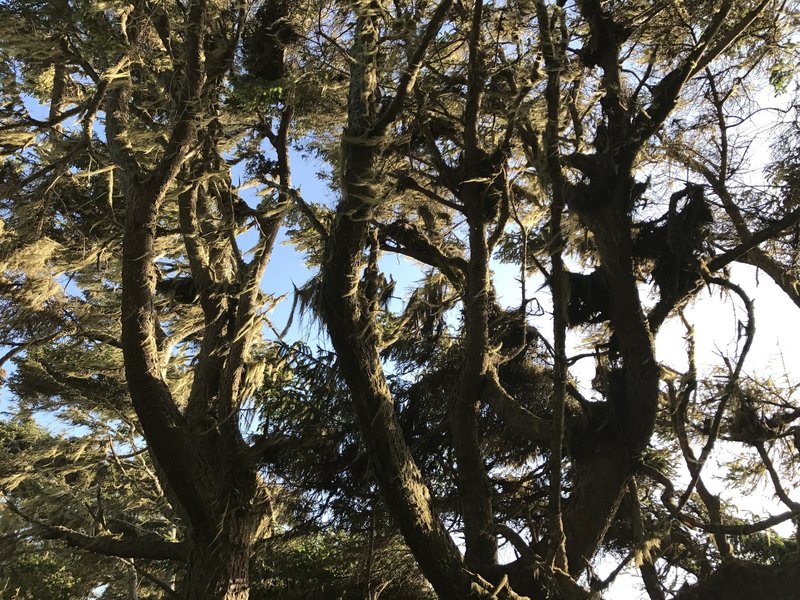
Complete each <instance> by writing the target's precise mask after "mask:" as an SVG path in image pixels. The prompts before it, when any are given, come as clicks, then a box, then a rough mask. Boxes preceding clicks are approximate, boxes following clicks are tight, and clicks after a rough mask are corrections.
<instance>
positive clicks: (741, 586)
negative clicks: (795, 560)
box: [677, 560, 800, 600]
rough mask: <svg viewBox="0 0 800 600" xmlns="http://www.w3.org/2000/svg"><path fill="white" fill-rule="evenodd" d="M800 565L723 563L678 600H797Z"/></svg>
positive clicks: (685, 591)
mask: <svg viewBox="0 0 800 600" xmlns="http://www.w3.org/2000/svg"><path fill="white" fill-rule="evenodd" d="M798 590H800V566H798V565H797V564H786V565H759V564H754V563H748V562H746V561H743V560H732V561H729V562H727V563H725V564H723V565H722V566H721V567H720V568H719V569H717V570H716V571H714V573H713V574H711V575H710V576H709V577H708V578H706V579H705V580H703V581H702V582H701V583H700V584H699V585H696V586H693V587H691V588H687V589H684V590H682V591H681V592H680V593H679V594H678V596H677V599H678V600H795V599H796V598H797V597H798Z"/></svg>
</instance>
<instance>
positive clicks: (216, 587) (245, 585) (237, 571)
mask: <svg viewBox="0 0 800 600" xmlns="http://www.w3.org/2000/svg"><path fill="white" fill-rule="evenodd" d="M231 506H235V505H234V504H233V503H231ZM233 510H234V512H233V513H231V514H229V515H226V516H224V517H223V519H221V521H220V525H219V529H218V530H217V531H203V532H198V531H191V532H190V535H189V539H188V556H187V573H186V598H187V600H247V599H248V598H249V597H250V556H251V554H252V546H253V539H254V536H253V526H252V525H253V520H254V518H255V515H254V514H253V512H252V510H249V509H245V508H239V507H237V508H234V509H233Z"/></svg>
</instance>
